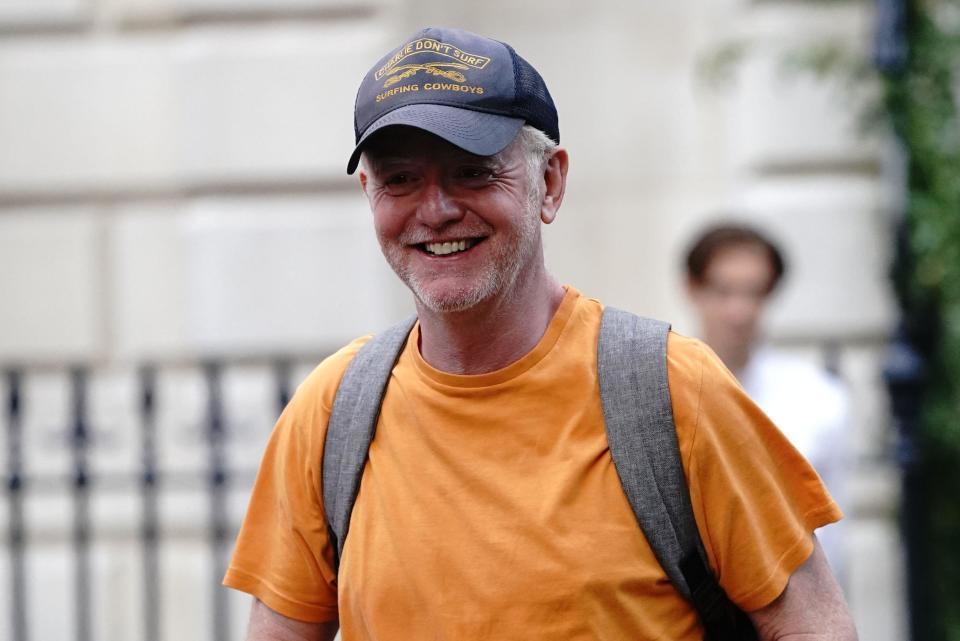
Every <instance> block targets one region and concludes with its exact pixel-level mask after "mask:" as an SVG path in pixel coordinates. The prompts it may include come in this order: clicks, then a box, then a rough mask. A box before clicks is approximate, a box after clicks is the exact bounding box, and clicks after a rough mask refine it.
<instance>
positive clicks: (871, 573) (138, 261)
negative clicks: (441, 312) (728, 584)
mask: <svg viewBox="0 0 960 641" xmlns="http://www.w3.org/2000/svg"><path fill="white" fill-rule="evenodd" d="M425 24H440V25H449V26H460V27H464V28H468V29H471V30H474V31H479V32H482V33H485V34H489V35H491V36H493V37H497V38H500V39H503V40H506V41H508V42H510V43H511V44H513V45H514V46H515V47H516V48H517V50H518V51H519V52H520V53H521V54H522V55H523V56H524V57H526V58H527V59H529V60H530V61H532V62H533V63H534V65H535V66H537V68H538V69H539V70H540V71H541V72H542V73H543V75H544V77H545V78H546V80H547V82H548V85H549V86H550V88H551V91H552V93H553V95H554V98H555V99H556V101H557V104H558V106H559V110H560V122H561V132H562V135H563V144H564V146H566V147H567V148H568V149H569V150H570V153H571V172H570V184H569V189H568V196H567V200H566V203H565V205H564V207H563V210H562V211H561V212H560V216H559V219H558V221H557V222H556V223H555V224H554V225H553V226H552V227H551V228H549V229H548V230H547V232H546V243H547V254H548V263H550V264H552V265H553V266H554V269H555V270H556V273H557V275H558V276H559V277H560V278H561V280H563V281H564V282H569V283H572V284H575V285H576V286H577V287H578V288H579V289H581V290H582V291H584V292H585V293H587V294H589V295H591V296H595V297H597V298H600V299H601V300H603V301H604V302H607V303H610V304H615V305H617V306H619V307H623V308H627V309H630V310H633V311H636V312H638V313H642V314H646V315H651V316H657V317H661V318H668V319H671V320H673V322H674V324H675V326H676V327H677V328H678V329H680V330H682V331H686V332H687V333H693V332H694V331H695V327H694V326H693V324H692V319H691V314H690V310H689V309H687V307H686V306H685V304H684V302H683V297H682V290H681V275H680V269H679V254H680V252H681V250H682V248H683V247H684V245H685V243H686V241H687V239H688V238H689V235H690V234H691V233H692V232H693V230H694V229H696V228H697V227H699V226H700V225H702V224H703V223H704V222H705V221H706V220H708V219H710V218H711V217H713V216H714V215H715V214H716V213H718V212H737V213H739V214H740V215H741V216H742V217H745V218H747V219H749V220H754V221H756V222H758V223H759V224H762V225H764V226H766V227H767V228H768V229H770V230H771V232H772V233H773V234H774V235H775V236H777V237H778V238H779V239H780V240H781V241H782V242H783V243H784V245H785V246H786V249H787V251H788V253H789V254H790V256H791V257H792V260H791V263H792V264H793V266H794V268H795V269H794V273H793V275H792V276H791V279H790V281H789V282H788V283H787V286H786V288H785V290H784V291H783V293H782V296H781V297H780V299H779V300H778V302H777V307H776V310H775V313H774V318H773V319H772V323H771V328H770V334H771V338H772V340H773V341H774V342H775V343H778V344H780V345H783V346H785V347H787V348H789V349H791V350H794V351H796V352H797V353H799V354H804V355H806V356H807V357H809V358H811V359H814V360H822V359H824V358H826V357H829V360H830V361H831V363H832V364H833V365H834V366H835V367H836V368H837V369H838V370H839V372H840V374H841V375H842V376H843V377H844V378H845V380H846V381H847V383H848V385H849V386H850V389H851V391H852V395H853V398H854V401H855V442H856V452H857V483H856V487H855V492H854V501H853V503H852V507H851V509H850V510H848V511H849V512H850V516H851V519H852V522H853V527H852V530H853V541H854V545H853V546H851V552H850V568H851V576H850V583H849V585H848V586H847V589H848V593H849V596H850V600H851V603H852V605H853V607H854V610H855V614H856V618H857V620H858V624H859V625H860V627H861V636H862V638H865V639H872V640H879V641H883V640H887V639H889V640H891V641H892V640H894V639H901V638H904V636H905V635H904V632H903V607H904V606H903V603H902V601H903V597H902V585H903V581H902V578H901V576H900V574H901V572H902V570H901V551H900V549H899V539H898V536H897V532H896V525H895V520H894V519H895V512H896V501H897V496H896V487H897V478H896V475H895V470H894V469H893V467H892V464H891V461H890V454H889V450H890V447H889V444H890V440H891V437H890V434H889V433H888V431H889V419H888V416H887V409H886V399H885V397H884V395H883V391H882V385H881V381H880V370H881V366H882V358H883V350H884V344H885V340H886V336H887V334H888V333H889V331H890V328H891V326H892V324H893V322H894V318H895V311H894V307H893V303H892V299H891V295H890V292H889V290H888V286H887V277H886V274H887V261H888V259H889V255H890V244H891V243H890V235H891V234H890V229H891V225H892V222H891V221H892V218H893V213H894V211H895V209H896V191H895V190H891V188H890V186H889V185H890V183H891V181H890V179H889V178H890V177H889V175H888V173H889V172H887V170H886V167H887V163H886V160H885V158H886V154H885V152H884V144H883V142H882V140H880V139H870V138H864V137H863V136H861V135H860V134H859V132H858V128H857V118H856V115H855V112H856V110H855V108H854V105H855V104H856V95H857V94H856V92H855V91H851V88H850V87H847V86H843V83H838V82H836V81H832V80H829V79H827V80H818V79H815V78H813V77H812V76H810V75H806V74H803V73H794V74H790V73H785V71H784V60H785V59H786V58H789V55H790V52H791V51H796V50H803V49H804V48H808V47H811V46H816V45H817V44H818V43H822V42H824V41H826V40H830V41H836V42H840V43H843V44H844V45H845V46H848V47H849V48H850V50H851V51H852V52H854V53H860V54H861V55H863V54H865V52H867V50H868V48H869V44H870V37H871V31H872V14H871V7H870V4H869V3H865V2H855V1H838V2H830V3H818V2H811V3H807V2H800V1H795V0H770V1H764V2H760V1H749V0H712V1H711V2H702V1H699V2H698V1H695V0H679V1H676V2H654V1H653V0H640V1H638V0H599V1H597V2H577V1H574V0H553V1H552V2H546V1H545V0H533V1H531V2H525V3H513V2H505V1H504V0H488V1H487V2H485V3H449V2H439V1H437V0H352V1H351V0H6V1H5V2H2V3H0V273H2V274H3V277H2V278H0V366H2V367H3V368H5V369H7V370H9V371H13V372H18V373H20V374H21V375H22V377H21V378H20V379H18V380H19V383H18V385H19V387H18V389H19V391H20V393H21V398H22V403H21V407H20V412H19V414H16V413H11V412H9V411H7V412H6V413H5V414H4V416H3V417H0V428H2V429H0V452H3V453H4V454H3V456H4V457H5V458H3V459H2V460H5V461H6V462H7V468H6V470H7V471H6V474H7V476H8V478H9V476H10V475H11V472H10V470H11V469H12V467H11V466H12V465H14V459H16V465H18V466H19V468H18V469H20V472H21V474H19V476H20V477H22V480H23V484H22V487H21V488H20V489H18V490H17V497H18V498H17V500H18V501H19V502H20V507H19V508H14V507H12V506H13V505H14V504H13V503H11V502H10V501H9V500H8V501H5V502H4V503H2V504H0V529H2V530H3V532H2V533H0V547H3V554H2V555H0V596H2V597H3V598H0V604H3V605H0V607H6V604H12V606H10V607H15V606H16V605H17V604H21V605H22V607H23V608H24V610H23V612H22V613H21V615H22V617H21V618H22V620H23V621H22V624H23V625H26V627H27V629H28V630H29V636H30V638H33V639H46V638H70V637H71V636H75V634H74V632H75V630H76V629H77V627H78V626H79V627H81V628H85V629H86V630H88V632H89V633H88V635H87V638H92V639H97V640H104V641H108V640H110V639H117V640H119V639H124V640H126V639H137V638H145V637H146V638H151V636H152V637H153V638H162V639H169V640H173V639H177V640H178V641H179V640H185V639H198V640H199V639H208V638H238V637H239V635H240V634H241V629H242V627H243V625H244V620H245V616H246V603H247V600H246V598H245V597H243V596H242V595H229V596H214V595H215V594H216V592H215V590H214V588H213V582H214V579H213V578H212V577H213V576H214V575H215V574H216V573H217V572H218V571H219V570H218V568H217V566H218V565H219V564H221V563H222V553H221V554H219V555H218V553H217V552H216V551H215V550H216V549H217V546H218V545H219V546H220V548H222V547H223V544H222V541H221V543H219V544H218V543H216V542H214V543H213V544H211V539H210V530H211V518H212V517H211V516H210V514H211V512H212V510H213V508H210V507H209V506H210V505H211V503H210V501H211V496H213V497H214V498H216V497H220V498H222V499H223V501H225V505H226V511H225V513H224V514H223V515H222V517H223V523H224V524H226V525H225V527H227V529H228V530H229V532H227V533H226V535H232V531H233V529H234V528H235V527H236V524H237V522H238V519H239V517H240V514H241V513H242V510H243V507H244V502H245V497H246V493H247V491H248V488H249V484H250V482H251V478H252V473H253V470H255V468H256V464H257V459H258V456H259V452H260V450H261V448H262V445H263V443H264V441H265V439H266V436H267V434H268V433H269V428H270V426H271V425H272V422H273V419H274V417H275V416H276V413H277V407H278V402H277V398H276V397H277V392H276V389H277V388H278V386H279V388H281V389H282V388H284V387H285V386H286V387H289V386H290V385H293V384H294V383H295V381H296V380H297V379H298V377H300V376H302V374H303V373H304V372H306V371H308V369H309V368H310V367H311V365H312V364H313V363H315V362H316V361H317V360H318V359H319V358H321V357H322V356H323V355H325V354H327V353H329V352H331V351H332V350H334V349H336V348H337V347H338V346H340V345H341V344H343V343H344V342H345V341H347V340H349V339H351V338H353V337H354V336H356V335H359V334H362V333H365V332H369V331H374V330H376V329H377V328H380V327H383V326H384V325H386V324H387V323H388V322H389V321H391V320H392V319H394V318H397V317H399V316H400V315H402V314H405V313H408V312H409V310H410V308H411V304H410V301H409V298H408V295H407V294H406V292H405V290H403V288H402V287H401V286H400V285H399V284H398V283H397V282H396V281H395V279H394V277H393V276H392V274H391V273H390V272H389V270H388V269H387V267H386V266H385V265H384V264H383V261H382V260H381V259H380V257H379V250H378V248H377V247H376V244H375V241H374V238H373V235H372V234H371V233H370V218H369V213H368V210H367V208H366V203H365V201H364V199H363V197H362V195H361V194H360V192H359V190H358V188H357V186H356V184H355V181H354V179H353V178H351V177H348V176H346V174H345V172H344V167H345V163H346V158H347V156H348V154H349V152H350V150H351V148H352V129H351V125H352V107H353V99H354V92H355V90H356V86H357V84H358V82H359V79H360V77H361V75H362V74H363V73H364V72H365V70H366V69H367V67H368V66H369V65H370V64H371V62H372V61H373V60H375V59H376V58H377V57H379V55H380V54H382V52H383V51H385V50H386V49H387V48H388V47H390V46H393V45H394V44H396V43H397V42H399V40H400V39H401V38H403V37H404V36H406V35H408V34H409V33H412V32H414V31H415V30H416V29H418V28H419V27H421V26H423V25H425ZM731 51H734V52H736V53H737V56H736V57H737V58H738V60H737V61H736V64H734V65H732V67H731V68H730V69H728V71H729V72H730V77H729V78H728V79H726V80H723V81H721V82H720V83H719V84H720V85H721V86H720V87H719V88H718V87H716V86H714V85H715V84H717V83H715V82H711V80H716V77H715V76H716V73H718V72H717V71H716V69H715V70H714V76H713V77H711V76H710V74H709V73H705V72H704V69H705V68H710V67H716V65H715V63H716V62H717V61H718V60H720V59H722V57H723V53H724V52H727V53H729V52H731ZM144 365H150V366H152V367H154V368H156V372H157V378H156V387H155V388H154V390H155V394H156V398H157V405H156V408H155V414H154V415H153V416H152V418H151V419H150V420H151V421H153V422H154V423H155V432H154V434H155V436H154V438H155V441H154V442H152V445H151V447H152V449H151V450H150V451H151V452H152V453H153V454H152V456H155V457H156V458H155V463H156V466H157V467H158V469H159V470H160V472H159V479H160V480H159V482H158V484H156V485H155V486H153V487H155V488H156V492H155V496H154V498H155V501H156V509H157V512H158V517H157V519H158V527H159V532H160V535H159V545H158V546H157V550H156V564H155V566H150V565H149V564H145V563H144V558H143V536H142V530H143V519H144V518H145V517H144V510H143V501H144V498H143V496H144V492H143V483H142V482H141V481H142V477H143V462H144V451H145V450H144V443H143V437H142V434H143V432H142V426H143V423H144V411H143V409H142V407H141V405H142V403H141V401H140V400H138V399H139V398H140V396H139V395H141V390H140V385H141V382H142V380H143V379H142V377H141V376H140V375H139V372H141V371H142V367H143V366H144ZM78 368H79V369H78ZM278 368H279V369H278ZM77 371H80V372H82V373H83V380H84V385H83V386H82V387H83V397H84V402H83V403H82V405H83V408H82V411H83V415H84V420H83V423H84V425H85V426H86V427H85V429H86V432H85V435H86V436H85V440H84V441H83V444H82V446H78V445H77V439H76V438H73V437H72V436H71V434H73V435H74V436H75V434H76V429H75V428H76V423H77V421H76V416H77V409H76V402H75V400H76V399H75V397H74V396H72V395H74V394H75V392H76V391H77V388H76V385H75V384H76V380H77V379H76V377H75V375H76V372H77ZM211 371H214V372H216V373H217V374H216V385H215V386H213V387H211V385H210V380H211V378H210V376H209V374H210V372H211ZM278 372H279V373H278ZM13 380H14V379H13V378H11V377H10V376H8V377H6V378H4V380H3V381H2V382H0V389H2V390H3V392H4V395H5V396H8V395H9V392H10V389H11V386H12V385H14V383H13V382H12V381H13ZM214 388H215V389H216V390H217V393H216V396H217V398H218V399H219V400H220V401H222V405H221V409H222V414H223V415H222V416H221V417H220V418H221V419H222V420H221V421H220V422H219V423H217V425H218V426H219V427H218V428H217V429H220V432H216V430H214V431H213V432H211V430H210V429H209V426H210V424H211V423H210V420H211V419H210V416H211V409H210V407H211V405H210V398H211V393H210V390H211V389H214ZM281 395H282V394H281ZM8 409H9V408H8ZM14 423H17V424H18V425H19V427H18V428H17V429H18V430H19V431H18V432H16V434H20V435H21V436H20V437H19V439H18V437H17V436H16V435H15V433H14V431H12V430H11V429H10V428H11V425H12V424H14ZM211 434H213V436H211ZM11 439H13V440H15V441H16V442H15V443H14V442H13V441H12V440H11ZM211 443H213V445H212V444H211ZM14 446H15V447H14ZM78 447H81V448H82V449H83V454H82V457H83V460H84V466H85V469H86V470H87V471H88V472H89V476H90V479H91V481H90V483H89V484H87V485H86V486H85V487H86V489H85V490H84V491H83V492H81V493H80V494H81V495H83V496H86V497H87V498H86V499H84V500H85V501H88V503H89V505H88V509H87V511H86V513H85V514H86V516H85V518H87V519H88V520H89V528H88V532H87V534H88V537H87V539H86V543H84V544H83V545H81V547H80V548H79V549H81V551H82V553H81V556H82V557H83V558H85V559H86V561H85V562H83V563H78V562H77V555H78V552H77V550H78V547H77V537H76V528H77V526H76V514H77V507H76V505H77V503H76V496H77V492H76V486H77V483H76V482H75V481H76V470H77V461H78V459H77V450H78ZM211 452H213V453H214V454H215V455H216V456H219V457H220V458H219V461H220V464H222V466H223V476H225V477H226V478H228V479H229V482H225V483H220V484H217V483H216V482H215V483H212V484H211V483H210V482H209V480H210V474H211V471H210V465H212V463H211V461H212V460H213V458H216V456H214V457H213V458H211ZM221 480H222V479H221ZM8 486H10V484H9V483H8ZM211 488H215V489H211ZM13 494H14V491H13V490H11V489H8V492H7V495H8V497H10V496H13ZM17 510H20V511H21V512H22V514H20V515H19V516H16V515H14V512H16V511H17ZM15 520H16V521H17V522H19V523H20V525H22V528H23V534H24V537H25V538H24V541H25V545H24V546H22V548H17V546H16V545H14V543H15V539H16V538H17V537H16V536H15V535H14V534H12V532H13V529H12V528H11V527H9V526H10V524H11V523H12V522H14V521H15ZM82 538H83V537H81V539H82ZM227 538H229V536H227ZM211 545H212V547H211ZM15 548H17V549H20V556H19V557H17V556H16V555H15V554H12V553H10V552H13V551H15ZM17 558H19V560H17ZM18 564H20V569H19V570H18V569H17V566H18ZM150 567H155V568H156V573H157V576H158V580H157V581H155V582H154V583H153V584H152V585H153V588H144V585H146V584H147V583H149V582H148V581H147V580H146V579H147V577H144V573H149V572H151V570H150V569H149V568H150ZM17 576H21V577H22V578H24V579H25V580H24V581H23V582H22V583H19V584H18V583H16V581H15V580H14V579H15V578H16V577H17ZM78 576H82V577H87V579H89V580H87V581H86V583H84V587H78V586H77V584H76V581H75V579H76V578H77V577H78ZM150 589H153V590H155V593H151V592H150ZM151 594H152V595H153V596H151ZM148 602H154V603H156V604H158V605H159V609H158V610H154V611H153V613H152V614H151V612H150V611H151V606H149V605H148ZM215 610H217V611H221V615H222V617H225V618H222V620H215V619H214V615H213V613H214V611H215ZM51 612H55V613H57V614H56V616H51V615H50V613H51ZM151 617H153V619H152V620H153V623H150V621H151ZM7 618H8V617H7V616H6V613H4V614H3V615H0V620H6V619H7ZM15 618H16V617H10V620H11V621H13V620H14V619H15ZM157 621H159V623H157ZM215 629H216V630H217V631H214V630H215ZM227 631H229V636H228V632H227ZM15 634H16V633H15V631H14V629H13V624H12V623H11V625H9V626H8V625H6V624H0V641H2V640H6V639H10V640H11V641H13V640H14V639H17V637H16V636H15ZM18 641H19V640H18Z"/></svg>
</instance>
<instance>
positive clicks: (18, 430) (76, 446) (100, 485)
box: [0, 359, 291, 641]
mask: <svg viewBox="0 0 960 641" xmlns="http://www.w3.org/2000/svg"><path fill="white" fill-rule="evenodd" d="M268 364H270V365H271V367H272V372H273V375H272V378H273V381H274V390H273V394H272V395H273V397H274V402H275V406H276V410H277V413H279V411H280V410H282V408H283V407H284V406H285V405H286V404H287V402H288V400H289V398H290V394H291V385H290V372H291V362H290V360H289V359H276V360H270V361H269V362H268ZM229 366H230V363H227V362H223V361H212V362H207V363H205V364H202V365H201V366H200V367H201V369H202V372H203V386H204V393H205V397H206V399H205V400H206V407H205V416H203V417H198V418H200V419H201V420H202V425H203V432H204V439H203V441H202V442H203V444H204V447H205V448H206V453H205V456H206V469H205V470H202V471H201V472H200V476H199V479H198V478H197V475H196V474H193V475H190V474H188V473H186V472H183V471H182V470H181V471H175V470H164V469H162V467H161V464H160V462H159V456H158V406H159V405H160V403H162V402H164V400H165V399H163V398H160V394H159V392H158V372H160V371H162V368H158V367H157V366H154V365H144V366H142V367H140V368H139V369H138V370H137V371H136V374H135V377H136V388H137V391H136V395H137V398H136V399H131V400H132V402H133V403H135V405H136V411H137V414H138V423H139V424H138V425H137V426H135V428H136V429H137V430H138V432H139V439H138V443H137V448H138V449H139V451H138V452H137V453H136V455H137V456H136V458H137V459H138V460H137V465H138V466H139V469H138V470H137V471H136V472H134V473H133V474H121V475H119V476H118V475H117V474H116V473H115V472H110V471H102V472H101V471H100V470H98V469H97V468H96V466H95V465H94V464H93V463H92V461H91V452H92V451H93V450H94V449H95V448H96V446H97V442H96V441H97V439H96V438H94V437H93V435H94V433H95V431H94V430H93V429H92V427H91V423H90V416H89V401H90V380H91V375H92V372H93V368H92V367H85V366H79V367H72V368H68V369H66V370H65V371H64V374H65V375H66V376H67V378H68V381H69V390H70V396H69V409H68V413H69V425H68V426H67V431H66V433H67V436H68V438H67V439H66V445H67V447H69V449H70V456H69V458H70V462H69V468H70V471H69V473H68V474H66V475H63V474H53V475H50V474H46V475H45V474H42V473H31V472H29V471H27V470H26V466H25V465H24V449H25V433H24V432H25V409H26V406H27V405H28V403H27V402H26V400H27V399H26V398H25V397H26V395H27V392H26V387H27V386H26V382H27V380H28V379H29V377H30V375H31V373H30V370H29V368H11V369H7V370H6V371H5V373H4V383H5V388H6V399H5V401H6V402H5V404H4V406H5V413H6V416H5V417H4V418H5V423H6V434H5V436H6V439H5V440H6V447H5V450H6V451H5V452H4V454H5V458H6V470H5V477H6V478H5V480H6V483H5V495H6V496H5V500H6V503H7V517H8V518H7V521H8V522H7V528H6V529H7V532H6V539H7V540H6V543H7V548H8V552H9V568H10V572H9V585H8V586H6V587H7V589H8V591H9V593H10V595H11V598H10V600H9V610H8V611H7V612H3V613H2V614H0V620H6V621H8V622H9V623H8V624H7V625H8V626H9V628H8V629H9V632H7V631H0V639H2V638H4V636H5V635H6V634H7V633H9V634H10V635H11V636H10V637H9V638H11V639H12V641H30V640H31V639H32V638H35V637H36V635H35V634H32V630H31V621H30V620H29V617H28V612H30V611H31V610H30V605H31V604H30V603H29V602H28V599H29V595H30V594H31V593H32V592H31V590H29V589H28V588H29V587H30V586H29V583H30V581H31V580H32V578H31V576H30V574H29V572H28V571H27V554H28V548H29V545H30V540H29V533H28V527H27V521H26V519H25V510H24V508H25V497H26V496H27V492H28V491H30V490H31V489H34V488H35V489H37V490H38V491H49V490H50V489H51V488H54V489H55V490H56V491H57V492H66V493H68V494H69V495H70V503H71V505H72V511H73V512H72V515H71V517H72V520H71V523H70V526H69V532H68V536H69V547H70V549H71V554H72V565H73V567H72V572H73V581H72V586H73V595H72V596H73V599H74V607H73V617H74V620H73V621H72V622H68V623H67V627H72V630H73V631H74V638H75V639H76V641H92V639H93V638H94V635H93V620H94V614H95V612H96V609H97V608H106V607H117V606H116V604H105V603H97V602H95V598H94V591H93V590H92V589H91V585H92V581H93V576H92V568H91V545H92V544H93V543H94V542H95V541H94V537H95V532H94V529H93V528H92V527H91V524H92V521H91V496H92V495H93V494H94V493H96V492H110V491H111V490H115V489H117V488H122V489H124V490H127V491H130V490H133V491H134V492H136V493H137V495H138V501H139V521H140V522H139V525H138V527H137V528H136V529H135V532H134V536H135V538H136V539H137V540H138V544H139V547H140V550H139V552H140V556H141V564H142V568H141V574H142V585H141V586H140V589H141V592H142V594H141V596H142V603H143V613H142V616H143V621H142V624H141V625H142V631H143V639H144V641H159V639H160V638H161V621H162V620H163V616H164V614H163V612H162V608H163V603H162V599H161V585H162V582H163V580H164V577H163V575H162V564H161V562H160V556H161V548H162V546H163V545H164V544H165V541H164V540H163V528H162V523H161V513H160V512H161V510H160V495H161V492H162V491H167V492H170V491H173V492H175V491H178V489H177V488H180V489H182V488H185V487H187V488H189V487H191V486H192V487H193V488H194V491H196V490H197V489H199V490H200V491H202V492H205V493H206V495H207V506H208V507H207V514H206V515H203V514H198V515H197V519H198V521H202V520H204V519H205V520H206V523H205V524H202V523H198V526H200V527H199V529H201V530H202V531H204V532H205V533H206V534H205V536H206V538H207V543H206V545H207V547H208V554H209V556H210V559H211V561H212V567H213V568H214V572H213V574H212V576H210V577H209V581H210V586H209V589H210V598H211V604H212V608H211V616H210V621H209V625H210V627H209V628H208V629H209V637H208V638H210V639H213V640H214V641H226V640H227V639H230V638H233V637H232V636H231V635H232V632H234V631H232V630H231V626H230V616H229V614H230V613H229V600H228V594H227V591H226V590H225V589H224V588H223V587H222V586H221V585H220V581H221V578H222V576H223V572H224V570H225V568H226V565H227V562H228V556H229V553H230V548H231V545H232V543H233V541H232V537H233V534H234V529H235V526H236V524H235V523H232V522H231V520H230V518H229V515H228V510H227V493H228V492H229V491H230V489H231V487H232V484H233V483H234V482H235V480H236V479H235V478H234V477H236V476H242V477H243V479H242V480H243V481H244V483H246V482H248V481H249V480H250V479H252V477H253V475H254V473H255V470H253V469H249V470H244V471H243V472H242V474H238V473H237V471H236V467H235V466H234V467H231V465H230V461H229V452H228V448H227V438H228V433H229V426H228V424H227V420H226V418H225V402H224V394H223V375H224V371H225V368H227V367H229ZM270 427H271V426H270V425H264V426H263V429H264V430H265V431H268V430H269V429H270ZM185 476H192V478H190V479H186V478H184V477H185ZM198 480H199V482H200V487H199V488H198V487H197V481H198ZM68 571H69V569H68ZM203 589H204V590H205V589H206V588H203ZM71 623H72V625H71ZM203 636H204V637H206V636H207V635H203Z"/></svg>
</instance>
